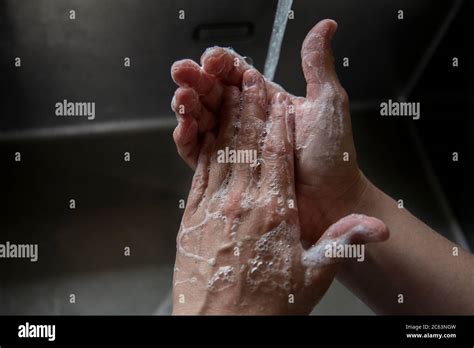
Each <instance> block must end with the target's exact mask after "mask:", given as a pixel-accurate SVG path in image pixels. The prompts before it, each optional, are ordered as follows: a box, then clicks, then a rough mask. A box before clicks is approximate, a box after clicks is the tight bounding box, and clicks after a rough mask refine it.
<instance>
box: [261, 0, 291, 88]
mask: <svg viewBox="0 0 474 348" xmlns="http://www.w3.org/2000/svg"><path fill="white" fill-rule="evenodd" d="M292 4H293V0H278V4H277V10H276V13H275V20H274V22H273V29H272V36H271V38H270V44H269V45H268V51H267V59H266V60H265V68H264V75H265V77H266V78H267V79H268V80H271V81H273V78H274V77H275V71H276V68H277V66H278V60H279V59H280V50H281V44H282V42H283V37H284V36H285V30H286V23H287V22H288V14H289V12H290V10H291V5H292Z"/></svg>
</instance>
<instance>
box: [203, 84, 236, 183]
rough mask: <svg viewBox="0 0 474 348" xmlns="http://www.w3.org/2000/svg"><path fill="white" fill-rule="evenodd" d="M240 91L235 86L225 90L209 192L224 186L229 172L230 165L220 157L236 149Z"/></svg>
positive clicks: (212, 161)
mask: <svg viewBox="0 0 474 348" xmlns="http://www.w3.org/2000/svg"><path fill="white" fill-rule="evenodd" d="M240 96H241V93H240V91H239V89H238V88H237V87H235V86H227V87H225V88H224V93H223V96H222V108H221V111H220V114H221V115H222V117H220V124H219V133H218V135H217V139H216V146H215V150H216V153H215V154H214V155H213V156H212V159H211V177H212V178H213V180H212V182H210V183H209V191H210V192H215V191H216V190H217V189H218V187H220V186H221V185H222V183H223V182H224V180H225V178H226V177H227V175H228V172H229V163H228V162H226V161H224V162H223V161H222V160H221V158H220V157H219V156H221V155H222V154H225V149H226V148H228V149H235V136H236V134H235V133H236V123H237V120H238V118H239V114H240Z"/></svg>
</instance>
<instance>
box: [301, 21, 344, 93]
mask: <svg viewBox="0 0 474 348" xmlns="http://www.w3.org/2000/svg"><path fill="white" fill-rule="evenodd" d="M336 30H337V23H336V22H335V21H333V20H331V19H324V20H322V21H320V22H319V23H318V24H316V25H315V26H314V27H313V29H311V30H310V31H309V33H308V35H306V38H305V39H304V42H303V46H302V48H301V64H302V67H303V73H304V77H305V79H306V83H307V87H306V97H307V98H308V99H315V98H316V97H317V94H318V91H319V87H320V86H321V85H322V84H324V83H325V82H326V81H328V80H331V79H333V78H336V79H337V76H336V71H335V69H334V56H333V54H332V48H331V41H332V38H333V36H334V34H335V32H336Z"/></svg>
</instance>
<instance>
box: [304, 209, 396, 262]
mask: <svg viewBox="0 0 474 348" xmlns="http://www.w3.org/2000/svg"><path fill="white" fill-rule="evenodd" d="M388 237H389V231H388V228H387V226H386V225H385V224H384V223H383V222H382V221H380V220H379V219H376V218H373V217H368V216H365V215H359V214H352V215H349V216H346V217H344V218H342V219H341V220H339V221H338V222H336V223H335V224H333V225H331V226H330V227H329V228H328V229H327V230H326V232H324V234H323V235H322V236H321V239H320V240H319V241H318V242H317V243H316V244H315V245H314V246H312V247H311V248H310V249H308V250H306V251H305V252H304V254H303V255H304V256H303V264H304V265H305V266H307V267H317V266H324V265H330V264H336V263H339V262H340V261H341V260H344V257H346V258H348V257H351V255H343V258H340V257H338V256H335V255H333V253H328V252H327V251H328V250H332V248H333V247H336V248H338V249H343V248H344V247H345V246H347V245H361V244H366V243H373V242H382V241H384V240H387V239H388ZM360 250H362V249H360ZM361 257H364V255H361Z"/></svg>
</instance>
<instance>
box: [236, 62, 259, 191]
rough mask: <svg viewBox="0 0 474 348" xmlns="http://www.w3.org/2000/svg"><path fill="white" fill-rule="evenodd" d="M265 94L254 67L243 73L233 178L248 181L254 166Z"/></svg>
mask: <svg viewBox="0 0 474 348" xmlns="http://www.w3.org/2000/svg"><path fill="white" fill-rule="evenodd" d="M266 108H267V95H266V91H265V82H264V80H263V76H262V75H261V74H260V73H259V72H258V71H257V70H255V69H250V70H247V71H246V72H245V73H244V77H243V84H242V113H241V116H240V128H239V130H238V132H237V146H236V151H237V152H236V163H234V165H233V167H234V170H235V173H236V175H235V178H236V179H237V180H239V181H243V182H248V181H249V180H250V178H251V176H252V172H253V170H254V169H255V168H256V165H257V159H258V143H259V139H260V136H261V134H262V131H263V126H264V121H265V114H266Z"/></svg>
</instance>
